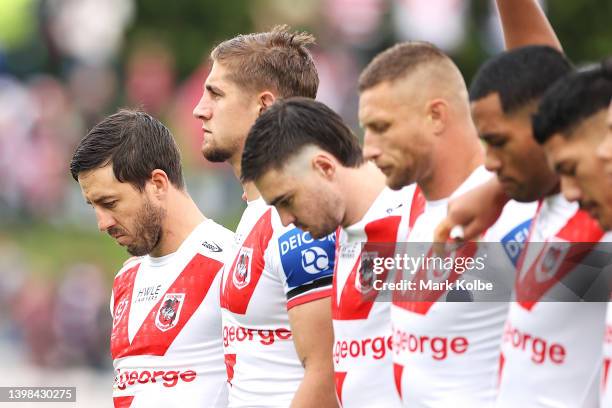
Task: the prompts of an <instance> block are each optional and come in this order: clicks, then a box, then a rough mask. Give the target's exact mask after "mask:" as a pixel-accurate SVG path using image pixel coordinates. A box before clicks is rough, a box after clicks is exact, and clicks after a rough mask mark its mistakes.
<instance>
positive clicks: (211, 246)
mask: <svg viewBox="0 0 612 408" xmlns="http://www.w3.org/2000/svg"><path fill="white" fill-rule="evenodd" d="M202 246H203V247H204V248H206V249H208V250H209V251H210V252H222V251H223V248H221V247H220V246H219V244H217V243H216V242H214V241H213V242H208V241H203V242H202Z"/></svg>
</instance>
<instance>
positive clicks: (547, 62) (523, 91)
mask: <svg viewBox="0 0 612 408" xmlns="http://www.w3.org/2000/svg"><path fill="white" fill-rule="evenodd" d="M571 70H572V65H571V63H570V62H569V60H568V59H567V58H566V57H565V56H564V55H563V54H562V53H561V52H559V51H558V50H556V49H554V48H552V47H548V46H543V45H530V46H527V47H522V48H517V49H514V50H511V51H506V52H503V53H501V54H499V55H496V56H494V57H493V58H491V59H489V60H488V61H487V62H485V63H484V64H483V65H482V66H481V67H480V69H479V70H478V72H477V73H476V75H475V76H474V79H473V80H472V83H471V85H470V101H472V102H474V101H477V100H479V99H482V98H485V97H486V96H489V95H490V94H493V93H497V94H498V95H499V99H500V101H501V106H502V110H503V112H504V113H506V114H509V113H512V112H514V111H517V110H519V109H521V108H523V107H524V106H525V105H527V104H529V103H530V102H533V101H536V100H537V99H540V98H541V97H542V95H544V92H546V90H547V89H548V88H549V87H550V86H552V85H553V84H554V83H555V82H556V81H557V80H558V79H559V78H561V77H563V76H565V75H567V74H568V73H569V72H571Z"/></svg>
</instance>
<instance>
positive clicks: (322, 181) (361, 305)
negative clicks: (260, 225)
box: [242, 98, 414, 408]
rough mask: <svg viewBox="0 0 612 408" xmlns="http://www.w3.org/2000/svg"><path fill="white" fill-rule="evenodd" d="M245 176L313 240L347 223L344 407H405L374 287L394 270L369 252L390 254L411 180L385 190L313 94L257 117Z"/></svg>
mask: <svg viewBox="0 0 612 408" xmlns="http://www.w3.org/2000/svg"><path fill="white" fill-rule="evenodd" d="M242 181H243V182H254V183H255V185H256V186H257V189H258V190H259V191H260V192H261V194H262V196H263V198H264V199H265V200H266V202H267V203H269V204H270V205H274V206H275V207H276V209H277V211H278V214H279V216H280V219H281V221H282V222H283V224H285V225H289V224H291V223H293V224H295V225H299V226H301V227H302V228H303V229H304V230H306V231H309V232H310V234H311V235H312V236H313V237H315V238H317V237H325V236H326V235H327V234H330V233H332V232H334V231H335V230H336V229H338V227H341V228H340V229H339V230H338V232H337V235H336V237H337V239H336V254H337V256H336V267H335V271H334V277H333V279H334V280H333V294H332V316H333V325H334V350H333V361H334V368H335V378H336V394H337V397H338V401H339V402H340V403H341V405H342V406H343V407H347V408H348V407H365V406H367V407H377V406H379V407H399V406H400V405H401V404H400V400H399V398H398V395H397V393H396V391H395V385H394V380H393V366H392V360H391V326H390V320H389V309H390V304H389V302H386V301H382V300H381V301H376V300H377V298H378V295H379V292H378V291H377V290H375V288H374V281H375V280H377V279H380V280H381V281H384V280H385V278H386V274H387V272H386V271H385V272H384V274H377V275H376V276H375V274H374V273H373V270H372V268H371V265H369V266H368V259H370V258H371V257H372V256H377V257H392V256H393V254H394V250H395V244H394V243H395V241H396V240H397V236H398V231H399V230H400V229H401V226H400V221H401V216H400V214H401V212H400V211H401V210H403V209H404V205H405V203H406V202H407V201H408V198H409V196H410V194H411V192H412V191H413V190H414V186H412V187H407V188H405V189H402V190H400V191H393V190H391V189H389V188H386V187H385V177H384V175H383V174H382V173H381V172H380V170H378V169H377V168H376V166H375V165H374V164H372V163H370V162H367V161H364V160H363V155H362V151H361V148H360V146H359V141H358V139H357V137H356V136H355V135H354V134H353V133H352V132H351V131H350V130H349V128H348V127H347V126H346V125H345V124H344V123H343V121H342V119H341V118H340V117H339V116H338V115H337V114H336V113H335V112H333V111H332V110H331V109H329V108H328V107H327V106H325V105H324V104H322V103H320V102H315V101H313V100H309V99H306V98H289V99H286V100H281V101H277V102H276V103H275V104H274V105H273V106H272V107H270V108H269V109H268V110H267V111H266V112H264V113H263V114H262V115H261V116H260V117H259V118H258V119H257V121H256V122H255V124H254V125H253V127H252V128H251V131H250V132H249V136H248V138H247V141H246V144H245V149H244V153H243V156H242ZM399 235H402V234H401V233H400V234H399ZM374 243H376V244H374ZM380 243H383V244H380ZM384 243H387V244H384ZM362 245H364V247H363V249H362ZM374 254H376V255H374ZM370 260H371V259H370Z"/></svg>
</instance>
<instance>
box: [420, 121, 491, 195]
mask: <svg viewBox="0 0 612 408" xmlns="http://www.w3.org/2000/svg"><path fill="white" fill-rule="evenodd" d="M457 141H459V142H460V143H453V144H452V148H450V146H449V145H447V146H446V148H445V149H440V150H438V151H437V152H436V157H435V159H434V160H433V167H432V169H431V171H430V173H429V174H428V175H426V177H423V179H422V180H419V182H418V185H419V187H420V188H421V190H422V191H423V194H424V195H425V198H426V199H427V201H435V200H441V199H444V198H448V197H450V196H451V195H452V194H453V193H454V192H455V190H457V188H459V186H461V184H463V182H464V181H465V180H467V178H468V177H469V176H470V175H471V174H472V172H473V171H474V170H476V169H477V168H478V167H479V166H482V165H483V164H484V150H483V148H482V145H481V144H480V142H479V140H478V138H477V136H476V134H473V135H472V134H471V132H468V133H466V134H464V135H463V136H462V137H461V138H459V139H457Z"/></svg>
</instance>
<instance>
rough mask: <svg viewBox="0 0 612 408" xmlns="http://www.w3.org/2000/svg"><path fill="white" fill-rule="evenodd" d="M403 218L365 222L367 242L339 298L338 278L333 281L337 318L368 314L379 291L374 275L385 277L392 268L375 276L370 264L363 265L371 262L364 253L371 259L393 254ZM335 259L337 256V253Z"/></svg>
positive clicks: (352, 317)
mask: <svg viewBox="0 0 612 408" xmlns="http://www.w3.org/2000/svg"><path fill="white" fill-rule="evenodd" d="M400 221H401V216H399V215H397V216H390V217H386V218H381V219H378V220H375V221H372V222H370V223H368V224H367V225H366V226H365V233H366V237H367V242H366V243H365V245H364V246H363V249H362V251H361V254H360V255H359V257H358V258H357V261H356V262H355V265H354V266H353V268H352V270H351V273H350V275H349V277H348V279H347V282H348V283H347V284H346V285H345V286H344V288H343V289H342V294H341V295H340V299H339V300H338V299H337V293H338V292H337V287H336V285H337V279H334V281H333V290H332V292H333V295H332V305H334V307H333V310H332V317H333V318H334V319H335V320H358V319H367V318H368V315H369V314H370V310H371V309H372V305H373V304H374V301H375V300H376V297H377V296H378V294H379V291H376V290H373V282H374V279H375V278H376V279H379V280H382V281H385V280H386V278H387V275H388V272H389V271H387V270H385V271H384V272H383V273H381V274H379V275H378V276H376V277H375V275H374V273H373V269H372V265H371V264H370V265H369V267H367V268H364V270H362V268H361V267H362V266H364V265H366V264H368V262H367V260H365V259H363V257H364V256H366V255H367V256H368V257H370V259H373V258H375V257H379V258H392V257H393V255H394V253H395V245H394V244H393V245H391V244H392V243H394V242H395V240H396V239H397V231H398V228H399V224H400ZM336 242H338V241H336ZM336 245H338V244H336ZM336 259H338V256H337V255H336ZM362 259H363V262H362ZM338 264H339V262H336V268H337V267H338ZM334 273H335V272H334ZM358 275H359V276H358ZM350 282H354V284H350ZM336 305H337V306H336Z"/></svg>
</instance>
